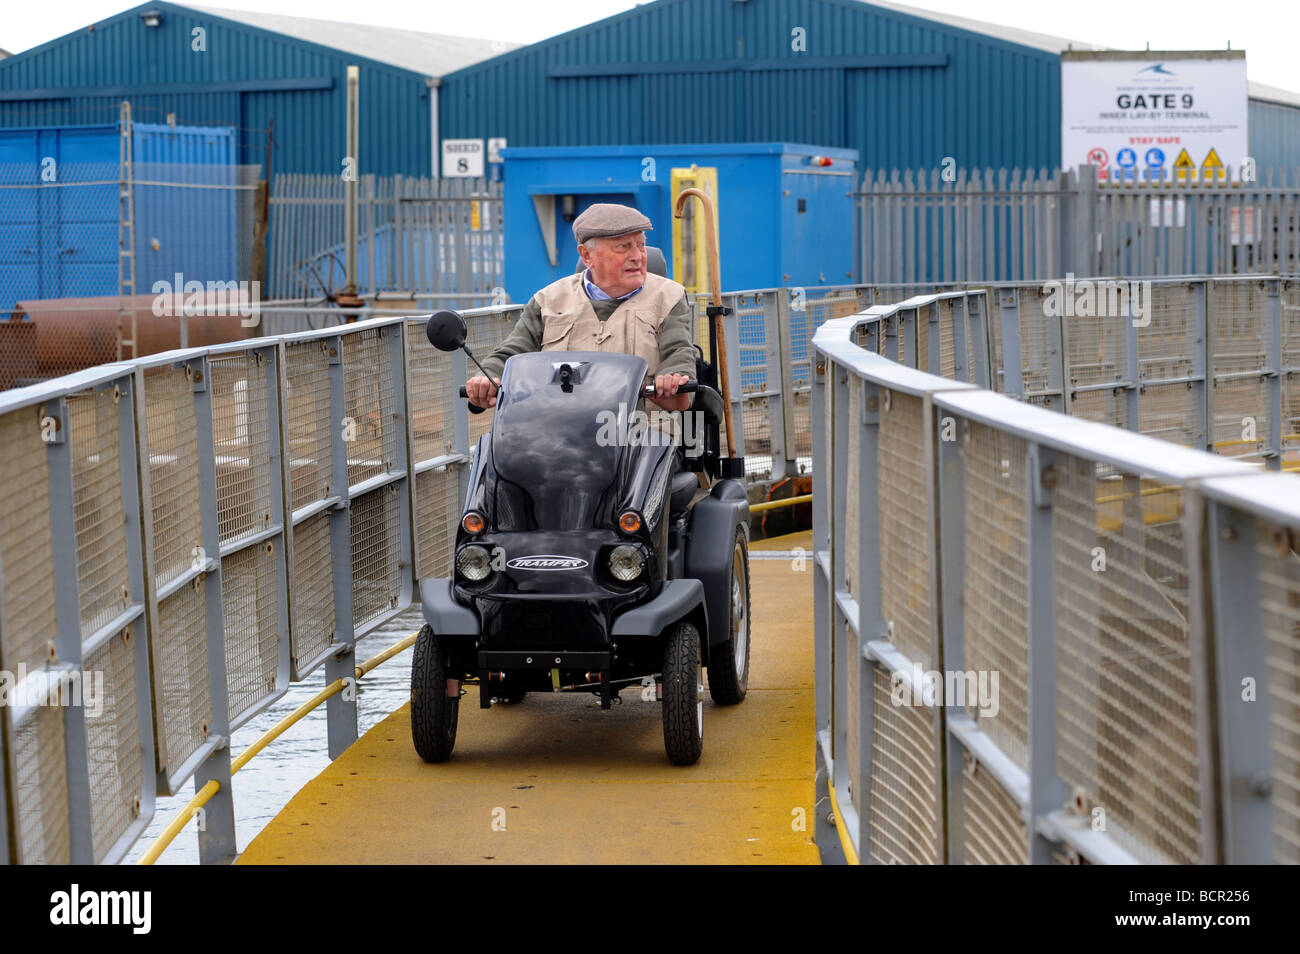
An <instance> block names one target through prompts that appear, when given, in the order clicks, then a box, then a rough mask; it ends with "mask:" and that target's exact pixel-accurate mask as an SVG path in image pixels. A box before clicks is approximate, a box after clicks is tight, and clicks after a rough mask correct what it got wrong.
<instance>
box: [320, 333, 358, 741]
mask: <svg viewBox="0 0 1300 954" xmlns="http://www.w3.org/2000/svg"><path fill="white" fill-rule="evenodd" d="M325 341H326V342H327V343H328V348H329V377H330V429H331V431H332V433H331V435H330V448H331V450H332V464H333V468H332V470H331V475H332V480H331V484H330V492H331V493H332V494H334V495H335V496H337V497H338V498H339V501H340V502H339V503H338V504H337V506H336V507H335V508H334V509H333V510H332V512H331V513H330V550H331V552H332V554H333V564H332V576H333V585H334V626H335V631H334V634H333V636H334V640H333V647H334V650H335V651H334V653H333V654H332V655H331V656H330V657H329V658H328V659H326V660H325V685H327V686H329V685H333V683H334V682H335V680H338V679H342V680H344V686H345V689H344V691H343V692H336V693H335V694H334V695H332V696H330V698H329V700H328V701H327V702H326V703H325V719H326V729H327V732H328V735H329V757H330V758H331V759H336V758H338V757H339V756H340V755H342V754H343V752H344V751H345V750H346V749H347V748H348V746H350V745H351V744H352V743H353V742H355V741H356V740H357V694H356V690H355V685H354V683H355V679H356V657H355V654H354V650H353V647H354V645H355V642H356V638H355V634H354V631H353V610H352V520H351V509H350V507H351V499H350V495H351V488H350V487H349V485H348V445H347V443H346V442H345V441H344V440H343V438H342V427H343V419H344V417H346V416H347V394H346V390H345V388H346V384H345V378H344V366H343V336H342V335H336V336H334V337H332V338H327V339H325Z"/></svg>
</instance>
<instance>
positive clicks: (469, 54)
mask: <svg viewBox="0 0 1300 954" xmlns="http://www.w3.org/2000/svg"><path fill="white" fill-rule="evenodd" d="M177 6H183V7H188V8H189V9H191V10H197V11H200V12H202V13H207V14H211V15H212V16H215V17H222V18H223V19H226V20H233V21H235V22H236V23H243V24H245V25H246V26H251V27H257V28H258V29H262V30H270V31H272V32H274V33H284V34H286V35H288V36H292V37H296V38H297V39H300V40H306V41H307V42H308V43H319V44H320V45H321V46H330V47H333V48H335V49H337V50H343V51H345V52H347V53H354V54H356V55H357V56H364V57H366V58H368V59H372V60H376V61H378V62H380V63H387V64H389V65H390V66H398V67H401V68H402V69H407V70H412V71H414V72H416V73H424V74H426V75H428V76H441V75H443V74H444V73H450V72H452V71H453V70H458V69H461V68H462V67H465V66H470V65H471V64H474V63H478V62H479V61H481V60H486V59H490V58H491V57H493V56H496V55H498V54H500V53H505V52H507V51H508V50H513V49H515V48H516V47H517V46H519V45H520V44H518V43H506V42H504V41H501V40H485V39H480V38H477V37H468V36H448V35H447V34H444V33H421V32H419V31H418V30H399V29H397V28H396V27H384V26H371V25H369V24H364V23H343V22H340V21H338V20H313V19H310V18H308V17H288V16H282V15H281V14H278V13H255V12H252V11H249V10H225V9H220V8H217V7H201V6H197V5H195V4H192V3H182V4H177Z"/></svg>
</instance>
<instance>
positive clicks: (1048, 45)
mask: <svg viewBox="0 0 1300 954" xmlns="http://www.w3.org/2000/svg"><path fill="white" fill-rule="evenodd" d="M868 4H869V5H870V6H873V7H883V8H884V9H886V10H893V11H894V12H896V13H905V14H907V15H908V16H913V17H920V18H921V19H923V20H929V21H931V22H933V23H943V24H947V25H948V26H954V27H959V28H961V29H963V30H969V31H971V32H972V33H982V34H984V35H985V36H991V37H993V38H995V39H998V40H1006V41H1007V42H1008V43H1019V44H1020V45H1021V46H1032V47H1034V48H1035V49H1038V50H1044V51H1045V52H1048V53H1060V52H1062V51H1063V50H1071V49H1072V50H1077V51H1085V50H1103V51H1104V50H1114V49H1116V48H1115V47H1113V46H1101V45H1099V44H1096V43H1087V42H1085V41H1083V40H1071V39H1068V38H1067V37H1060V36H1052V35H1051V34H1048V33H1034V32H1033V31H1031V30H1022V29H1020V28H1019V27H1012V26H1003V25H1002V24H1000V23H987V22H985V21H983V20H972V19H970V18H968V17H958V16H953V15H952V14H949V13H938V12H936V11H934V10H920V9H918V8H916V7H908V6H904V5H903V4H901V3H888V2H886V0H868ZM1164 52H1170V51H1167V50H1166V51H1164ZM1247 86H1248V88H1249V94H1248V95H1249V96H1250V98H1251V99H1259V100H1267V101H1269V102H1272V103H1282V104H1284V105H1287V106H1295V107H1297V108H1300V93H1293V92H1291V91H1290V90H1285V89H1278V88H1277V87H1276V86H1265V85H1264V84H1263V83H1256V82H1253V81H1247Z"/></svg>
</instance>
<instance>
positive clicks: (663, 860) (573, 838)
mask: <svg viewBox="0 0 1300 954" xmlns="http://www.w3.org/2000/svg"><path fill="white" fill-rule="evenodd" d="M800 546H801V547H803V548H804V550H805V551H808V552H809V553H810V554H811V544H810V534H808V533H806V532H805V533H802V534H793V535H790V536H787V537H779V538H776V539H773V540H763V541H759V542H758V543H756V544H755V546H754V550H760V549H769V550H771V549H778V550H783V549H794V548H795V547H800ZM750 566H751V575H752V580H751V588H752V599H753V610H754V627H753V640H752V651H753V656H752V658H751V663H750V677H749V695H748V697H747V698H746V699H745V701H744V702H743V703H741V704H740V705H739V706H731V707H721V706H714V705H713V704H712V702H711V701H709V700H708V697H707V695H706V701H705V704H704V755H703V756H702V757H701V759H700V761H699V763H698V764H696V765H694V766H691V767H689V768H679V767H676V766H673V765H672V764H670V763H669V762H668V760H667V758H666V757H665V755H664V748H663V731H662V728H661V723H660V716H659V704H658V703H656V702H642V701H641V699H640V693H639V690H635V689H632V688H629V689H626V690H624V691H623V693H622V695H623V700H624V701H623V704H622V705H615V706H614V708H612V709H611V710H610V711H609V712H602V711H601V710H600V703H599V701H598V700H597V699H596V697H595V696H591V695H586V694H583V695H577V694H559V695H545V694H532V695H529V696H528V698H527V699H525V700H524V701H523V702H522V703H520V704H518V705H514V706H493V707H492V708H491V709H489V710H486V711H485V710H482V709H479V708H478V706H477V692H478V690H477V688H476V687H471V689H470V692H469V693H468V694H467V695H466V696H465V697H464V699H463V700H462V702H461V711H460V728H459V733H458V736H457V741H456V752H455V755H454V756H453V757H452V759H451V761H450V762H446V763H444V764H442V765H428V764H426V763H424V762H422V761H421V760H420V758H419V757H418V756H417V755H416V754H415V749H414V748H413V747H412V745H411V729H410V706H403V707H402V708H401V709H399V710H398V711H396V712H394V713H393V714H392V715H391V716H389V717H388V718H387V719H385V720H384V721H383V722H381V723H380V724H379V725H377V726H375V727H374V728H373V729H371V730H370V731H369V732H367V733H366V735H365V736H364V737H363V738H361V739H360V740H358V741H357V743H356V744H355V745H353V746H352V747H351V748H350V749H348V750H347V751H346V752H344V753H343V755H342V756H340V757H339V758H338V759H336V760H335V761H334V762H333V763H331V764H330V766H329V768H327V769H326V770H325V771H324V772H323V773H322V774H321V775H319V776H318V777H317V778H315V779H313V780H312V781H311V782H310V783H308V785H307V786H306V787H305V788H303V790H302V791H301V792H299V793H298V794H297V795H296V796H295V797H294V799H293V800H292V801H291V802H290V803H289V804H288V805H287V806H286V807H285V809H284V810H283V811H282V812H280V814H279V815H278V816H276V817H275V818H274V819H273V820H272V821H271V822H270V824H268V825H267V826H266V828H265V829H264V830H263V831H262V833H261V834H259V835H258V836H257V837H256V838H255V839H254V840H253V842H252V844H250V845H249V846H248V849H247V850H246V851H245V852H244V853H243V855H242V856H241V857H240V859H239V860H240V863H241V864H388V863H392V864H409V863H415V864H427V863H435V864H442V863H450V864H473V863H486V862H496V863H516V864H528V863H571V864H593V863H596V864H600V863H605V864H624V863H631V864H708V863H724V864H744V863H757V864H771V863H778V864H817V863H818V860H819V859H818V854H817V849H816V847H815V846H814V845H813V842H812V829H813V744H814V743H813V641H812V576H811V574H812V568H811V556H809V559H808V561H806V562H805V564H804V567H803V570H802V572H800V571H796V570H795V569H793V568H792V566H791V562H790V561H788V560H781V559H777V560H762V559H754V560H752V561H751V564H750ZM801 819H802V820H803V822H804V823H803V824H802V825H800V820H801ZM801 827H802V828H803V830H798V829H799V828H801Z"/></svg>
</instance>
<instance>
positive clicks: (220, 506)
mask: <svg viewBox="0 0 1300 954" xmlns="http://www.w3.org/2000/svg"><path fill="white" fill-rule="evenodd" d="M210 369H211V370H210V373H211V376H212V429H213V443H214V450H215V453H216V465H217V524H218V526H219V528H220V530H219V532H220V537H221V542H222V543H228V542H229V541H231V540H235V539H238V538H239V537H241V536H244V535H245V534H252V533H260V532H261V531H263V530H265V529H266V528H267V527H268V526H270V525H271V523H272V522H273V521H272V516H271V510H272V500H273V498H272V496H271V480H272V475H271V433H270V430H271V424H270V414H269V411H270V409H269V407H268V406H267V393H266V391H267V384H266V371H265V369H264V368H263V367H262V360H261V354H260V353H258V352H248V353H245V354H237V355H229V356H214V357H213V358H212V359H211V361H210ZM276 444H277V445H278V444H279V440H278V439H277V440H276ZM277 476H278V475H277Z"/></svg>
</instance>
